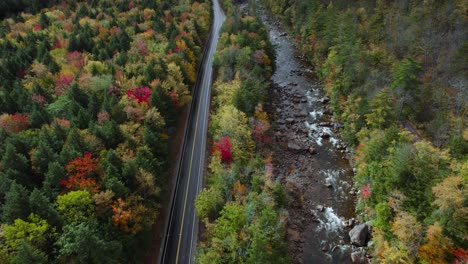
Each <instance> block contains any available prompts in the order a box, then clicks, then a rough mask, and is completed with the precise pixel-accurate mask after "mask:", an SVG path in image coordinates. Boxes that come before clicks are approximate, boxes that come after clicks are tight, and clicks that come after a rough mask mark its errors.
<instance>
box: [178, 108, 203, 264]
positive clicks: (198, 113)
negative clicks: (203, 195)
mask: <svg viewBox="0 0 468 264" xmlns="http://www.w3.org/2000/svg"><path fill="white" fill-rule="evenodd" d="M200 108H201V106H200V105H198V110H197V121H196V123H195V136H194V139H193V144H192V154H191V157H190V166H189V174H188V179H187V187H186V188H185V201H184V209H183V211H182V222H181V224H180V231H179V238H178V239H179V241H178V243H177V253H176V263H178V262H179V251H180V242H181V241H182V240H181V237H182V231H183V230H184V218H185V209H186V207H187V198H188V192H189V186H190V177H191V176H192V163H193V152H194V150H195V142H196V141H197V132H198V117H199V116H200Z"/></svg>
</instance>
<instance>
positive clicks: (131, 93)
mask: <svg viewBox="0 0 468 264" xmlns="http://www.w3.org/2000/svg"><path fill="white" fill-rule="evenodd" d="M127 96H128V99H129V100H137V102H138V103H139V104H141V103H149V99H150V97H151V89H150V88H149V87H148V86H138V87H136V88H132V89H130V90H128V91H127Z"/></svg>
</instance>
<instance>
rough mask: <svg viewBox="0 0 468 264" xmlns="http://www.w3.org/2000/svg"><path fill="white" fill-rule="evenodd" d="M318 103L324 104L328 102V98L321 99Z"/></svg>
mask: <svg viewBox="0 0 468 264" xmlns="http://www.w3.org/2000/svg"><path fill="white" fill-rule="evenodd" d="M320 102H321V103H322V104H326V103H328V102H330V98H328V97H323V98H321V99H320Z"/></svg>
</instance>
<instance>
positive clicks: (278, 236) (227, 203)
mask: <svg viewBox="0 0 468 264" xmlns="http://www.w3.org/2000/svg"><path fill="white" fill-rule="evenodd" d="M222 5H223V7H224V8H226V11H227V13H228V14H229V16H228V17H227V20H226V23H225V24H224V26H223V29H222V31H223V32H222V34H221V37H220V40H219V43H218V50H217V52H216V54H215V62H214V65H215V67H216V71H217V72H216V75H215V76H217V80H216V81H215V92H214V93H215V98H214V104H213V105H214V113H213V114H212V116H211V127H210V134H211V135H212V137H213V141H215V142H218V143H217V145H216V147H215V148H214V149H215V150H214V151H213V153H212V156H211V162H210V164H209V169H210V174H209V177H208V187H207V188H205V189H204V190H203V191H202V192H201V193H200V194H199V195H198V197H197V199H196V201H195V207H196V211H197V214H198V216H199V217H200V218H201V219H204V223H205V224H206V228H207V232H206V237H204V238H202V239H203V241H202V243H200V244H201V246H200V247H199V253H198V255H197V259H196V261H197V263H288V261H289V259H288V257H287V256H286V246H285V243H284V222H283V220H282V219H280V217H279V211H280V210H281V209H282V207H283V206H285V204H286V196H285V192H284V190H283V189H282V187H281V185H280V184H278V183H274V182H272V180H271V176H272V175H270V174H271V173H270V174H269V173H265V171H266V168H265V167H266V166H271V164H266V161H265V160H269V158H268V157H262V156H261V154H260V152H256V146H255V142H254V140H253V138H252V132H251V131H252V129H253V128H252V127H250V125H249V119H248V117H249V116H254V114H255V117H256V118H259V119H260V118H262V122H266V123H267V122H268V118H267V117H266V114H265V113H264V112H262V111H261V109H262V107H261V104H262V102H263V101H264V100H265V97H266V92H267V87H268V83H267V81H266V80H268V79H269V78H270V77H271V74H272V70H273V69H274V66H273V65H271V63H272V61H274V54H273V48H272V46H271V43H269V41H268V32H267V31H266V29H265V27H264V26H263V25H262V24H261V22H260V21H259V20H258V18H254V17H251V16H247V15H246V16H243V15H241V14H240V11H239V10H238V8H237V7H236V6H235V5H233V3H232V2H231V1H222ZM221 139H224V140H225V139H228V141H227V142H229V144H228V145H229V154H232V158H233V160H232V162H223V159H222V158H223V157H222V154H221V153H220V152H222V150H220V149H219V148H223V147H224V151H225V154H226V149H225V148H226V146H224V145H223V146H220V143H219V141H220V140H221ZM223 142H226V141H223ZM265 174H266V175H265Z"/></svg>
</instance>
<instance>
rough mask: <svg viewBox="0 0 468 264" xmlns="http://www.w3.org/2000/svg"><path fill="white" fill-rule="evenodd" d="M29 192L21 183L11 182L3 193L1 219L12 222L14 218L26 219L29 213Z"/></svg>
mask: <svg viewBox="0 0 468 264" xmlns="http://www.w3.org/2000/svg"><path fill="white" fill-rule="evenodd" d="M28 198H29V192H28V191H27V190H26V188H24V187H23V186H22V185H20V184H17V183H16V182H13V183H12V184H11V185H10V189H9V191H8V192H7V193H6V194H5V203H4V204H3V206H2V220H3V222H4V223H13V222H14V221H15V219H26V217H27V216H28V215H29V199H28Z"/></svg>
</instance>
